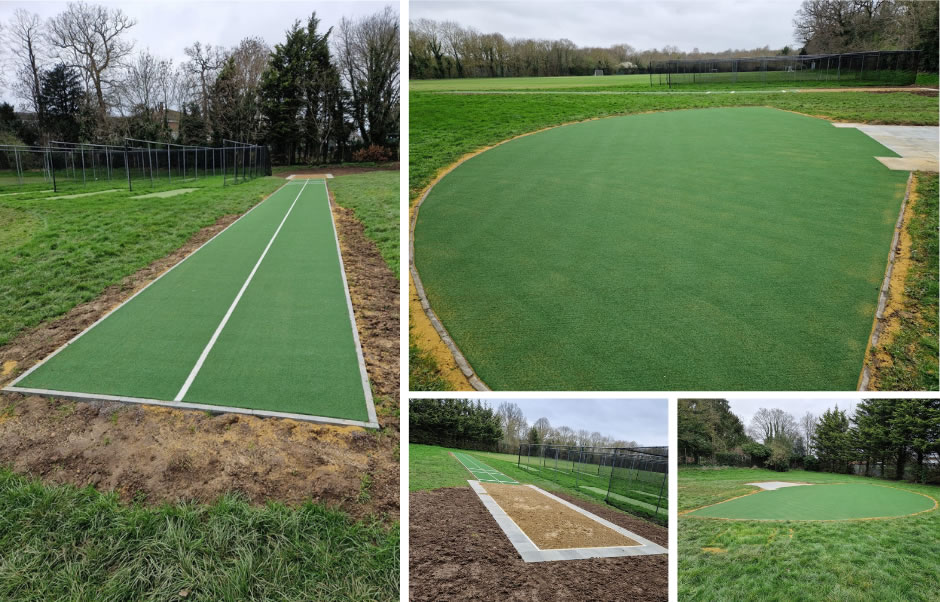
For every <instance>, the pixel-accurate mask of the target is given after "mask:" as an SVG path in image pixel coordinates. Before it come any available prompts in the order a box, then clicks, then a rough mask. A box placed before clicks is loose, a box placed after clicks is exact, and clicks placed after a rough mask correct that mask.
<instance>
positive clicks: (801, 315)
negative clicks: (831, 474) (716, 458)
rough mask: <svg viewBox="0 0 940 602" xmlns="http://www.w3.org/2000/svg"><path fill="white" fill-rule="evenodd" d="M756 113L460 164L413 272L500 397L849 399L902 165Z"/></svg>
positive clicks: (542, 141) (614, 124)
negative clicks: (787, 395)
mask: <svg viewBox="0 0 940 602" xmlns="http://www.w3.org/2000/svg"><path fill="white" fill-rule="evenodd" d="M874 156H896V155H894V153H892V152H891V151H890V150H888V149H886V148H885V147H883V146H881V145H880V144H878V143H877V142H875V141H874V140H872V139H871V138H869V137H868V136H866V135H865V134H863V133H861V132H859V131H857V130H855V129H845V128H835V127H833V126H832V125H831V124H830V123H829V122H827V121H824V120H820V119H814V118H810V117H805V116H802V115H796V114H793V113H788V112H783V111H776V110H773V109H767V108H735V109H710V110H698V111H695V110H691V111H676V112H666V113H653V114H648V115H638V116H628V117H620V118H611V119H604V120H596V121H591V122H587V123H581V124H575V125H570V126H565V127H562V128H556V129H553V130H549V131H546V132H542V133H539V134H535V135H532V136H526V137H523V138H520V139H517V140H514V141H512V142H509V143H506V144H504V145H502V146H499V147H496V148H494V149H492V150H490V151H487V152H484V153H482V154H480V155H478V156H476V157H474V158H472V159H470V160H468V161H466V162H465V163H464V164H462V165H461V166H460V167H458V168H456V169H455V170H454V171H453V172H451V173H450V174H448V175H447V176H445V177H444V178H443V179H442V180H441V181H440V182H439V183H438V184H437V185H436V186H435V187H434V188H433V189H432V190H431V193H430V194H429V195H428V197H427V199H426V200H425V202H424V204H423V205H422V206H421V209H420V212H419V215H418V222H417V225H416V228H415V234H414V236H415V262H416V265H417V267H418V271H419V273H420V275H421V279H422V281H423V284H424V287H425V290H426V292H427V294H428V298H429V299H430V302H431V306H432V307H433V308H434V310H435V311H436V312H437V315H438V316H439V317H440V319H441V320H442V322H443V323H444V326H445V327H446V328H447V329H448V331H449V333H450V334H451V336H452V337H453V338H454V340H455V341H456V343H457V345H458V346H459V347H460V349H461V351H462V352H463V353H464V355H466V357H467V359H468V360H469V361H470V363H471V365H473V367H474V369H475V370H476V371H477V373H478V374H479V375H480V376H481V378H482V379H483V380H484V381H485V382H486V383H487V384H488V385H489V386H490V387H491V388H494V389H497V390H499V389H505V390H796V389H808V390H850V389H854V388H855V387H856V384H857V380H858V375H859V371H860V370H861V366H862V359H863V356H864V351H865V347H866V341H867V337H868V335H869V333H870V330H871V324H872V318H873V315H874V311H875V304H876V302H877V297H878V288H879V286H880V284H881V280H882V277H883V275H884V270H885V264H886V261H887V254H888V247H889V245H890V241H891V236H892V228H893V225H894V223H895V220H896V219H897V213H898V210H899V208H900V201H901V198H902V197H903V194H904V188H905V183H906V178H907V174H906V172H893V171H890V170H888V169H887V168H885V167H884V166H882V165H881V164H880V163H878V161H876V160H875V159H874Z"/></svg>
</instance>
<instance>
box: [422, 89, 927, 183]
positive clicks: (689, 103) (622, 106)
mask: <svg viewBox="0 0 940 602" xmlns="http://www.w3.org/2000/svg"><path fill="white" fill-rule="evenodd" d="M410 102H411V109H410V111H411V115H410V124H411V125H410V134H409V136H410V140H411V142H410V145H411V149H410V152H411V155H410V169H409V187H410V189H411V190H410V192H411V197H412V198H414V197H416V196H417V194H418V193H419V192H420V191H421V190H422V189H423V188H424V187H425V186H427V185H428V184H429V183H430V181H431V179H432V178H433V177H434V175H435V174H436V173H437V172H438V170H440V169H442V168H444V167H446V166H448V165H450V164H451V163H453V162H455V161H456V160H457V159H459V158H460V157H461V156H462V155H464V154H466V153H469V152H472V151H475V150H478V149H480V148H482V147H485V146H488V145H491V144H495V143H497V142H500V141H502V140H506V139H507V138H511V137H513V136H518V135H519V134H524V133H527V132H532V131H535V130H538V129H541V128H545V127H549V126H553V125H559V124H561V123H566V122H571V121H581V120H584V119H591V118H596V117H609V116H612V115H626V114H631V113H640V112H644V111H667V110H676V109H693V108H708V107H728V106H769V107H776V108H780V109H785V110H788V111H797V112H800V113H806V114H809V115H818V116H823V117H827V118H830V119H837V120H843V121H860V122H873V123H894V124H908V125H915V124H917V125H936V124H937V123H938V116H937V115H938V101H937V98H935V97H925V96H918V95H915V94H909V93H906V92H899V93H891V94H871V93H867V92H838V93H836V92H832V93H825V92H820V93H788V94H780V93H777V94H760V93H749V94H716V95H704V94H673V95H666V94H646V95H639V94H633V95H583V94H582V95H564V94H521V95H520V94H484V95H472V94H436V93H414V92H413V93H412V94H411V97H410Z"/></svg>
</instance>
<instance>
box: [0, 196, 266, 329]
mask: <svg viewBox="0 0 940 602" xmlns="http://www.w3.org/2000/svg"><path fill="white" fill-rule="evenodd" d="M283 184H284V181H283V180H280V179H275V178H260V179H257V180H252V181H249V182H245V183H242V184H238V185H237V186H225V187H223V186H222V179H221V178H208V179H202V180H195V181H190V182H186V183H184V184H172V185H171V184H161V185H160V186H157V187H155V188H149V187H148V188H146V189H137V190H134V191H133V192H130V191H128V190H120V191H117V192H110V193H106V194H97V195H90V196H82V197H76V198H71V199H61V198H55V197H56V196H58V195H55V194H52V195H50V194H48V193H31V194H22V195H14V196H6V197H0V220H2V221H0V231H2V232H4V233H8V232H13V233H14V234H12V235H10V234H7V235H6V237H8V238H7V240H6V241H4V242H5V244H3V245H2V246H0V345H2V344H4V343H6V342H7V341H9V340H10V339H11V338H13V337H14V336H16V335H17V334H18V333H20V332H22V331H23V330H24V329H26V328H30V327H33V326H36V325H37V324H39V323H40V322H43V321H45V320H48V319H50V318H54V317H56V316H59V315H61V314H63V313H65V312H67V311H68V310H70V309H71V308H72V307H74V306H76V305H78V304H79V303H83V302H86V301H90V300H91V299H94V298H95V297H97V296H98V295H99V294H100V293H101V292H102V291H103V290H104V289H105V288H107V287H108V286H110V285H112V284H116V283H118V282H120V281H121V279H122V278H124V277H125V276H128V275H130V274H132V273H134V272H135V271H137V270H139V269H141V268H143V267H145V266H147V265H148V264H150V263H151V262H153V261H155V260H157V259H159V258H161V257H164V256H166V255H168V254H169V253H170V252H171V251H173V250H174V249H177V248H179V247H180V246H182V245H183V243H185V242H186V240H187V239H189V238H190V237H191V236H192V235H193V234H195V233H196V232H198V231H199V230H200V229H201V228H204V227H206V226H210V225H212V224H213V223H215V222H216V221H217V220H218V219H219V218H221V217H223V216H226V215H234V214H239V213H243V212H245V211H246V210H248V209H249V208H250V207H251V206H253V205H255V204H256V203H258V202H259V201H260V200H261V199H263V198H264V197H266V196H267V195H269V194H270V193H271V192H273V191H274V190H275V189H276V188H278V187H279V186H281V185H283ZM181 186H185V187H188V188H198V190H195V191H193V192H189V193H187V194H181V195H177V196H171V197H166V198H133V197H135V196H139V195H143V194H148V193H150V192H153V191H155V190H156V191H159V190H173V189H175V188H179V187H181Z"/></svg>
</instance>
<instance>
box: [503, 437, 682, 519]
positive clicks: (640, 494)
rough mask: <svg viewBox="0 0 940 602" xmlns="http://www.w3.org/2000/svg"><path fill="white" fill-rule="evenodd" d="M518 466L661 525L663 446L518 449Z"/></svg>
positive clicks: (664, 479)
mask: <svg viewBox="0 0 940 602" xmlns="http://www.w3.org/2000/svg"><path fill="white" fill-rule="evenodd" d="M517 466H518V467H519V468H521V469H523V470H526V471H529V472H531V473H533V474H537V475H538V476H539V477H541V478H544V479H547V480H550V481H553V482H555V483H558V484H559V485H563V486H565V487H568V488H572V489H575V490H581V491H582V492H584V493H587V494H589V495H592V496H595V497H603V499H604V501H606V502H607V503H608V504H610V505H611V506H615V507H617V508H620V509H621V510H625V511H627V512H631V513H633V514H638V515H640V516H643V517H645V518H649V519H652V520H654V521H656V522H659V523H662V524H665V523H666V521H667V517H668V514H667V513H668V504H667V499H668V496H669V492H668V489H669V487H668V477H669V451H668V448H667V447H665V446H663V447H635V448H632V447H584V446H570V445H553V444H530V443H522V444H520V445H519V450H518V457H517Z"/></svg>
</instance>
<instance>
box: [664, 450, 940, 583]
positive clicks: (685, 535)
mask: <svg viewBox="0 0 940 602" xmlns="http://www.w3.org/2000/svg"><path fill="white" fill-rule="evenodd" d="M760 480H774V481H776V480H787V481H802V482H809V483H827V482H849V481H851V482H877V483H884V484H892V485H894V486H897V487H901V488H904V489H908V490H910V491H915V492H919V493H925V494H927V495H930V496H932V497H933V498H935V499H936V498H937V497H938V495H940V488H937V487H930V486H926V485H914V484H910V483H896V482H884V481H880V480H874V479H866V478H864V477H855V476H849V475H834V474H827V473H816V472H804V471H791V472H788V473H778V472H772V471H769V470H757V469H734V468H728V469H718V470H703V469H680V471H679V511H680V512H682V511H685V510H692V509H694V508H698V507H700V506H704V505H707V504H714V503H717V502H720V501H723V500H726V499H729V498H731V497H734V496H737V495H742V494H744V493H747V492H749V491H752V490H753V488H752V487H747V486H746V485H745V484H746V483H749V482H753V481H760ZM937 533H940V511H936V510H935V511H933V512H928V513H926V514H921V515H918V516H913V517H907V518H897V519H888V520H876V521H843V522H791V521H772V522H758V521H730V522H729V521H722V520H712V519H700V518H692V517H684V516H682V515H680V517H679V584H678V585H679V598H680V599H683V600H847V601H855V600H858V601H862V600H912V601H913V600H936V587H935V583H934V581H935V580H934V579H932V578H928V579H925V578H924V576H925V575H937V574H940V556H938V555H937V553H936V545H937Z"/></svg>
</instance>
